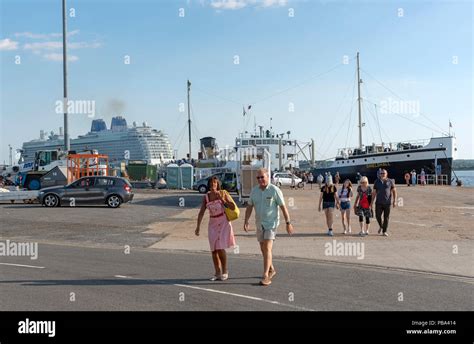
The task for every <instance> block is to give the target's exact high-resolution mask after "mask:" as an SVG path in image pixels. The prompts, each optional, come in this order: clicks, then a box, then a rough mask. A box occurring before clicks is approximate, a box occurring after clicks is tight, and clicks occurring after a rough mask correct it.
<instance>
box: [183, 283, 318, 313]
mask: <svg viewBox="0 0 474 344" xmlns="http://www.w3.org/2000/svg"><path fill="white" fill-rule="evenodd" d="M174 285H175V286H177V287H182V288H190V289H197V290H202V291H208V292H211V293H217V294H224V295H229V296H236V297H241V298H243V299H249V300H254V301H261V302H266V303H271V304H273V305H277V306H282V307H289V308H293V309H297V310H299V311H313V312H314V311H315V310H314V309H310V308H305V307H300V306H295V305H290V304H287V303H282V302H278V301H272V300H267V299H262V298H261V297H255V296H249V295H243V294H236V293H229V292H226V291H222V290H215V289H209V288H202V287H196V286H192V285H186V284H174Z"/></svg>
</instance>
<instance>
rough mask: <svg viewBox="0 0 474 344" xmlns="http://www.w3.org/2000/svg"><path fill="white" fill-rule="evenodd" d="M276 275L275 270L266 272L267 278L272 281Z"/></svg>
mask: <svg viewBox="0 0 474 344" xmlns="http://www.w3.org/2000/svg"><path fill="white" fill-rule="evenodd" d="M276 274H277V272H276V270H271V271H269V272H268V278H269V279H272V278H273V277H275V275H276Z"/></svg>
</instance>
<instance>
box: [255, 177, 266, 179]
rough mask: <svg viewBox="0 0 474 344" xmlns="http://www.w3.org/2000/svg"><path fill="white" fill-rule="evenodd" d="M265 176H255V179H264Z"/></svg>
mask: <svg viewBox="0 0 474 344" xmlns="http://www.w3.org/2000/svg"><path fill="white" fill-rule="evenodd" d="M264 178H265V177H264V176H261V177H257V179H264Z"/></svg>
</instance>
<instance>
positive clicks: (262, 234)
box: [244, 168, 293, 286]
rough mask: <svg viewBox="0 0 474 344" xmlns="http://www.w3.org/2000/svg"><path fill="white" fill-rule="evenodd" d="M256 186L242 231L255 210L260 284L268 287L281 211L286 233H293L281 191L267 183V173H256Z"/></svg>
mask: <svg viewBox="0 0 474 344" xmlns="http://www.w3.org/2000/svg"><path fill="white" fill-rule="evenodd" d="M257 180H258V185H257V186H255V187H254V188H253V189H252V191H251V193H250V199H249V201H248V206H247V209H246V211H245V221H244V231H246V232H248V230H249V219H250V215H252V210H253V208H255V225H256V231H257V240H258V242H259V243H260V250H261V251H262V255H263V277H262V280H261V281H260V284H261V285H263V286H268V285H270V284H271V283H272V277H273V276H275V274H276V270H275V267H274V266H273V263H272V249H273V240H275V238H276V231H277V228H278V225H279V223H280V213H279V211H278V208H280V209H281V211H282V213H283V216H284V217H285V221H286V231H287V232H288V234H290V235H291V234H292V233H293V226H292V224H291V221H290V215H289V213H288V209H287V208H286V206H285V200H284V198H283V194H282V192H281V190H280V189H279V188H278V187H276V186H275V185H273V184H271V183H270V182H269V177H268V171H267V170H266V169H264V168H261V169H259V170H258V171H257Z"/></svg>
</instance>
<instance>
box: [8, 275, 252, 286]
mask: <svg viewBox="0 0 474 344" xmlns="http://www.w3.org/2000/svg"><path fill="white" fill-rule="evenodd" d="M260 278H261V277H259V276H249V277H236V278H231V279H228V280H227V281H210V280H209V279H206V278H188V279H184V278H181V279H173V278H171V279H134V278H114V279H112V278H110V279H78V280H16V281H0V284H21V285H23V286H30V287H31V286H32V287H47V286H64V285H73V286H136V285H176V284H183V285H190V286H207V285H223V284H231V285H239V284H241V285H259V284H258V283H249V282H234V281H236V280H243V279H244V280H248V279H260Z"/></svg>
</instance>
